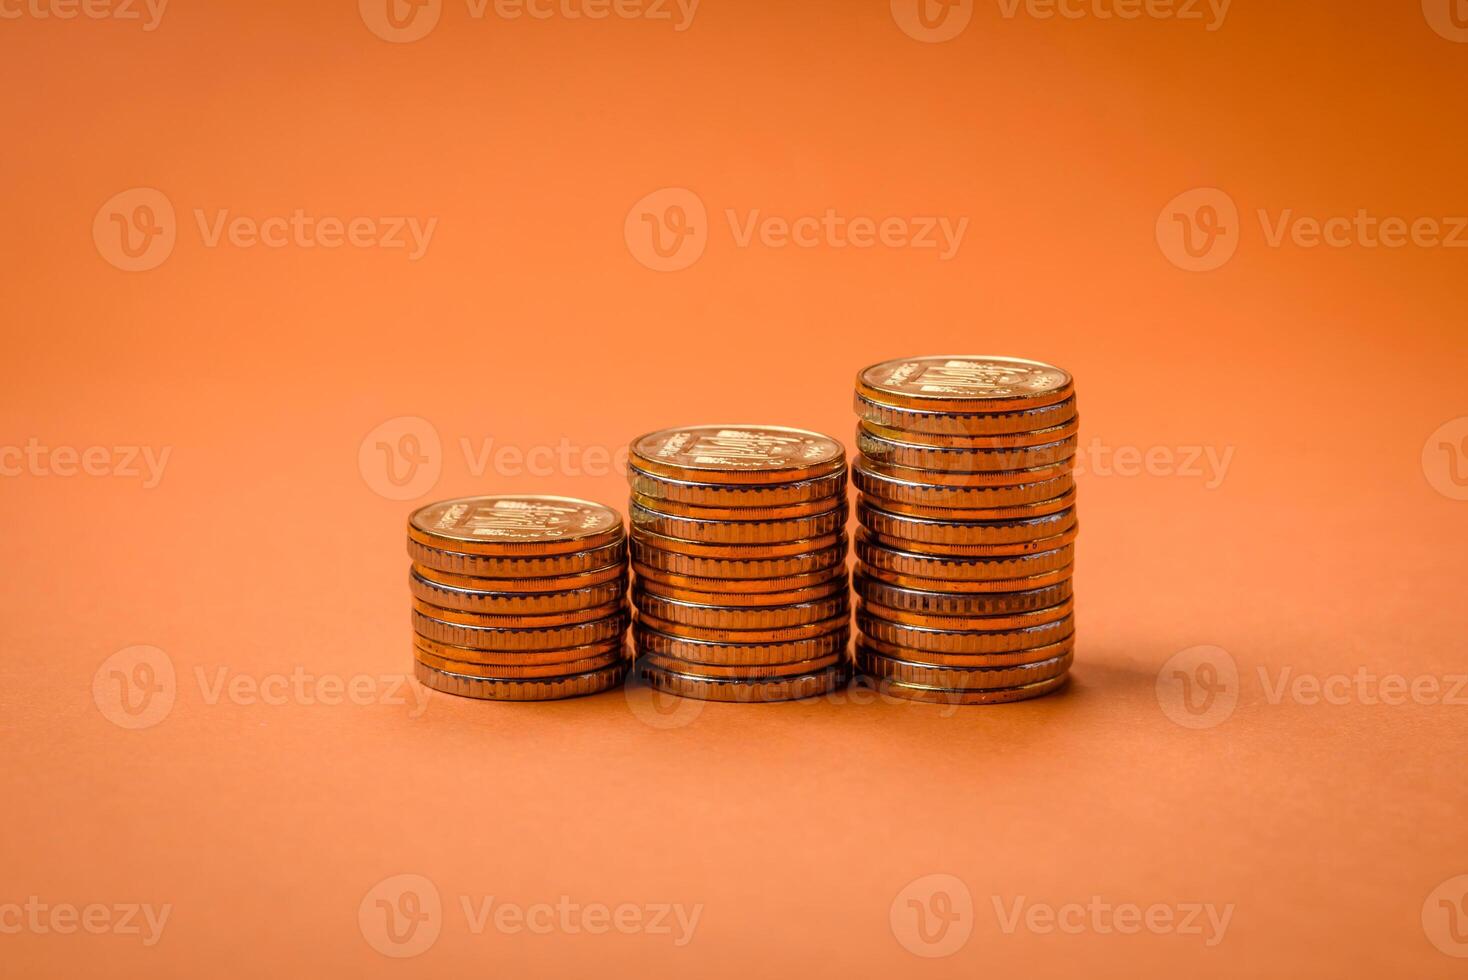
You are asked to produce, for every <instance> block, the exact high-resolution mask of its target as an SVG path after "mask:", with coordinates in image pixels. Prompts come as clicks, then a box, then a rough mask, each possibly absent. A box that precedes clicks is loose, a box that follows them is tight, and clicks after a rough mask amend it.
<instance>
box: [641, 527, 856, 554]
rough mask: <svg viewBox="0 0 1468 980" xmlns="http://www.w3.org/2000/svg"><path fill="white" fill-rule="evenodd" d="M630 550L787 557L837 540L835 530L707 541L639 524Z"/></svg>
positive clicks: (826, 546)
mask: <svg viewBox="0 0 1468 980" xmlns="http://www.w3.org/2000/svg"><path fill="white" fill-rule="evenodd" d="M632 542H633V554H634V555H637V556H640V555H642V554H643V553H644V552H645V551H646V550H647V549H649V548H656V549H658V550H660V551H669V552H673V553H675V554H680V555H690V556H692V557H695V558H733V559H747V558H788V557H789V556H791V555H804V554H809V553H811V552H813V551H821V550H823V549H825V548H831V547H834V546H836V545H837V544H839V543H840V538H838V537H837V534H836V533H834V532H833V533H831V534H826V535H823V536H821V537H819V538H799V539H797V540H794V541H780V542H769V543H765V544H758V545H756V544H709V543H705V542H702V541H685V540H683V539H681V538H670V537H668V536H667V535H666V534H654V533H653V532H651V531H645V530H643V529H641V528H634V529H633V531H632Z"/></svg>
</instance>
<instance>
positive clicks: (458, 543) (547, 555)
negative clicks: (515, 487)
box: [408, 496, 630, 701]
mask: <svg viewBox="0 0 1468 980" xmlns="http://www.w3.org/2000/svg"><path fill="white" fill-rule="evenodd" d="M408 554H409V556H410V557H411V558H412V559H413V568H412V570H411V572H410V573H409V576H408V584H409V588H410V589H411V591H412V594H413V643H414V650H413V653H414V657H415V660H416V663H415V665H414V666H415V670H416V673H417V677H418V679H419V680H420V681H421V682H422V683H423V684H424V685H425V686H427V687H430V688H432V689H434V690H436V691H444V692H446V693H449V694H458V695H462V696H464V697H471V698H481V699H485V700H492V701H548V700H553V699H556V698H567V697H576V696H578V695H583V694H595V693H596V692H598V691H604V690H606V689H608V688H611V687H615V686H617V685H618V684H620V683H621V682H622V680H623V679H624V678H625V677H626V674H627V670H628V666H629V663H630V658H629V657H628V653H627V649H626V632H627V627H628V624H629V620H630V614H629V612H628V610H627V599H626V591H627V541H626V534H625V531H624V528H623V525H622V517H621V515H620V514H618V513H617V512H616V511H614V510H612V509H611V508H610V507H604V506H602V505H601V504H597V503H592V502H590V501H585V500H573V499H571V498H569V497H548V496H493V497H469V498H464V499H462V500H448V501H444V502H442V503H437V504H430V505H428V506H427V507H424V508H422V509H421V510H418V511H416V512H415V513H414V514H413V515H412V516H411V517H410V518H409V519H408Z"/></svg>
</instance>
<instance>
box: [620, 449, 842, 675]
mask: <svg viewBox="0 0 1468 980" xmlns="http://www.w3.org/2000/svg"><path fill="white" fill-rule="evenodd" d="M629 462H630V466H629V469H628V479H629V481H630V483H631V485H632V502H631V505H630V512H631V525H632V567H633V570H634V571H635V572H636V573H637V574H636V578H635V580H634V584H633V588H632V601H633V605H634V606H635V607H636V608H637V624H636V626H635V627H634V630H633V635H634V637H635V639H636V645H637V651H638V669H639V671H640V672H641V674H642V676H643V677H644V678H645V679H646V680H647V682H648V683H649V684H651V685H652V686H653V687H655V688H657V689H659V690H663V691H668V692H670V693H673V694H677V695H681V696H684V697H691V698H701V699H703V700H710V701H746V702H748V701H784V700H789V699H793V698H803V697H811V696H813V695H817V694H822V693H825V692H827V691H831V690H834V689H836V688H838V687H841V686H843V685H845V684H846V683H847V681H848V680H849V678H850V666H849V661H848V658H847V646H848V644H849V642H850V639H851V613H850V599H849V593H850V585H849V582H848V579H847V573H846V548H847V539H846V531H845V528H846V518H847V503H846V451H845V449H844V448H843V447H842V446H841V444H840V443H839V442H837V441H836V440H834V439H831V438H830V437H828V436H823V435H819V434H817V433H814V432H804V431H801V430H799V429H788V428H783V427H779V426H751V425H705V426H691V427H688V428H679V429H665V430H663V431H661V432H653V433H651V434H649V435H645V436H643V437H641V438H639V439H637V440H635V441H634V442H633V443H632V447H631V458H630V461H629Z"/></svg>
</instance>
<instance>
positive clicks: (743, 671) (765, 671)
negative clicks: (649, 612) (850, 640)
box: [638, 653, 845, 681]
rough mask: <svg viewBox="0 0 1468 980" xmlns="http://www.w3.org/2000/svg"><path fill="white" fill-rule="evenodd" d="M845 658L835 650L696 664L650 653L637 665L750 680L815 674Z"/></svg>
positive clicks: (724, 678)
mask: <svg viewBox="0 0 1468 980" xmlns="http://www.w3.org/2000/svg"><path fill="white" fill-rule="evenodd" d="M844 661H845V654H834V653H833V654H830V655H828V656H825V657H821V658H820V659H818V660H802V661H799V662H797V663H791V664H748V665H746V664H737V665H725V664H695V663H689V662H688V661H686V660H678V659H677V658H675V657H664V656H662V655H661V654H656V653H649V654H645V655H643V657H642V659H641V660H639V661H638V666H640V667H650V668H652V669H653V670H663V671H670V672H672V673H677V674H686V675H688V676H690V677H702V678H706V679H711V680H745V681H747V680H766V679H769V678H774V677H796V676H799V675H801V674H814V673H817V672H819V671H823V670H827V669H829V668H832V667H839V666H841V665H842V664H843V663H844Z"/></svg>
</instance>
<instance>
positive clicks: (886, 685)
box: [852, 356, 1079, 704]
mask: <svg viewBox="0 0 1468 980" xmlns="http://www.w3.org/2000/svg"><path fill="white" fill-rule="evenodd" d="M856 412H857V415H858V416H860V418H861V422H860V423H859V425H858V429H857V445H858V448H859V450H860V458H859V459H858V460H857V461H856V462H855V463H854V465H853V469H852V480H853V482H854V483H855V484H856V487H857V489H858V490H859V491H860V495H859V497H858V501H857V519H858V520H859V522H860V523H861V528H860V529H859V530H858V532H857V539H856V554H857V559H858V560H857V572H856V578H855V588H856V593H857V595H858V596H859V597H860V600H861V602H860V606H859V608H858V610H857V626H858V628H859V630H860V636H859V638H858V643H857V650H856V662H857V667H858V668H859V669H860V670H861V671H862V672H863V673H865V674H867V675H868V676H870V677H871V678H873V679H874V680H875V681H876V682H877V684H878V685H879V686H880V687H881V688H882V689H883V690H886V691H890V692H891V693H892V694H894V695H898V696H902V697H907V698H912V699H915V700H921V701H942V702H945V703H950V704H951V703H958V704H989V703H996V702H1003V701H1019V700H1023V699H1025V698H1032V697H1038V696H1039V695H1042V694H1047V693H1049V692H1051V691H1053V690H1056V689H1057V688H1059V687H1060V686H1061V685H1063V684H1064V683H1065V680H1066V677H1067V676H1068V672H1069V670H1070V665H1071V658H1072V651H1073V648H1074V646H1075V619H1074V616H1073V614H1072V598H1071V572H1072V568H1073V561H1074V556H1075V539H1076V531H1077V524H1076V506H1075V504H1076V491H1075V481H1074V478H1073V476H1072V470H1073V467H1074V462H1075V460H1074V457H1075V454H1076V448H1077V431H1078V427H1079V418H1078V416H1077V414H1076V398H1075V390H1074V385H1073V383H1072V380H1071V377H1070V375H1069V374H1067V373H1066V372H1065V371H1062V370H1061V369H1060V368H1057V367H1052V366H1051V365H1048V364H1041V363H1038V362H1036V361H1026V360H1018V359H1015V358H1007V357H979V356H954V357H916V358H908V359H904V360H897V361H885V362H883V363H881V364H877V365H874V366H872V367H869V368H867V369H866V370H864V371H862V372H861V373H860V374H858V375H857V380H856Z"/></svg>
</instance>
